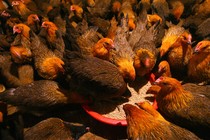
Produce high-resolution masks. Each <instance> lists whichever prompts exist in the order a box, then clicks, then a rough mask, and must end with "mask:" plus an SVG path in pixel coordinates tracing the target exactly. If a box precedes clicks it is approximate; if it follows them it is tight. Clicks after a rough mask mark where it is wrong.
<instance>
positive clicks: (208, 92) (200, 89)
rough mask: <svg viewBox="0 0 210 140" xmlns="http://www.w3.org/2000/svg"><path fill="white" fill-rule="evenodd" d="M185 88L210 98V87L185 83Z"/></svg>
mask: <svg viewBox="0 0 210 140" xmlns="http://www.w3.org/2000/svg"><path fill="white" fill-rule="evenodd" d="M182 86H183V88H184V89H185V90H187V91H190V92H192V93H196V94H201V95H204V96H206V97H208V98H210V86H209V85H198V84H195V83H184V84H182Z"/></svg>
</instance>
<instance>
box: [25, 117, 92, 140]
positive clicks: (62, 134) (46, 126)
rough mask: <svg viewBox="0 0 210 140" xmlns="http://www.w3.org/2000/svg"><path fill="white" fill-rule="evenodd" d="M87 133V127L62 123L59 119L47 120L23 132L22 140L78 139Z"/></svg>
mask: <svg viewBox="0 0 210 140" xmlns="http://www.w3.org/2000/svg"><path fill="white" fill-rule="evenodd" d="M87 131H88V127H85V126H84V125H81V124H74V123H69V122H66V121H63V120H61V119H59V118H48V119H45V120H42V121H41V122H39V123H37V124H36V125H34V126H33V127H31V128H29V129H27V130H26V131H25V132H24V139H26V140H27V139H31V140H36V139H37V137H39V139H40V140H46V139H58V138H59V139H66V140H67V139H68V140H73V139H79V137H80V136H82V135H83V134H84V133H86V132H87Z"/></svg>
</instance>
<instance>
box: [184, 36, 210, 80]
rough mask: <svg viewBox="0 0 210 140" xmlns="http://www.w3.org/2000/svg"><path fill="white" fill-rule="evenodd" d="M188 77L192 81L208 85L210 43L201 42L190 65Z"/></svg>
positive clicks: (209, 77) (206, 41)
mask: <svg viewBox="0 0 210 140" xmlns="http://www.w3.org/2000/svg"><path fill="white" fill-rule="evenodd" d="M188 77H189V79H190V80H191V81H193V82H196V83H200V82H205V83H206V84H207V83H208V82H210V81H209V79H210V41H208V40H203V41H200V42H199V43H198V44H197V45H196V47H195V49H194V54H193V55H192V58H191V59H190V61H189V64H188Z"/></svg>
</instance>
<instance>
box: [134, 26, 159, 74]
mask: <svg viewBox="0 0 210 140" xmlns="http://www.w3.org/2000/svg"><path fill="white" fill-rule="evenodd" d="M157 24H159V22H158V23H156V24H155V25H153V26H152V27H151V28H150V29H149V30H147V29H146V26H143V28H144V29H143V30H144V31H142V32H143V34H142V37H141V38H140V39H139V40H138V42H137V43H136V44H135V45H134V46H133V50H134V52H135V57H134V67H135V70H136V74H137V75H138V76H141V77H142V76H145V75H147V74H150V72H151V71H152V69H153V68H154V66H155V64H156V61H157V57H158V49H157V48H156V46H155V36H157V31H156V26H158V25H157Z"/></svg>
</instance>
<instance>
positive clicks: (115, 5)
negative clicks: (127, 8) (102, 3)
mask: <svg viewBox="0 0 210 140" xmlns="http://www.w3.org/2000/svg"><path fill="white" fill-rule="evenodd" d="M120 8H121V2H120V1H119V0H114V1H113V3H112V12H113V13H114V15H115V16H117V15H118V13H119V12H120Z"/></svg>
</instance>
